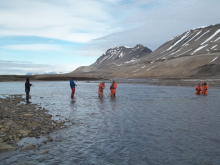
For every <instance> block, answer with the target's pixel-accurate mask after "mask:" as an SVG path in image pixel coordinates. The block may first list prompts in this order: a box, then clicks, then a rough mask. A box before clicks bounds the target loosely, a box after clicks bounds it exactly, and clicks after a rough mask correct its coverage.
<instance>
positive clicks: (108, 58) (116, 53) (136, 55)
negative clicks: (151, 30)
mask: <svg viewBox="0 0 220 165" xmlns="http://www.w3.org/2000/svg"><path fill="white" fill-rule="evenodd" d="M151 52H152V51H151V50H150V49H149V48H147V47H144V46H143V45H141V44H137V45H136V46H135V47H134V48H128V47H125V46H120V47H116V48H110V49H108V50H107V51H106V52H105V54H103V55H102V56H101V57H99V58H98V59H97V61H96V62H95V63H94V64H92V66H105V65H110V64H115V65H117V66H120V65H123V64H128V63H132V62H135V61H139V60H140V59H141V58H142V57H143V56H145V55H147V54H149V53H151Z"/></svg>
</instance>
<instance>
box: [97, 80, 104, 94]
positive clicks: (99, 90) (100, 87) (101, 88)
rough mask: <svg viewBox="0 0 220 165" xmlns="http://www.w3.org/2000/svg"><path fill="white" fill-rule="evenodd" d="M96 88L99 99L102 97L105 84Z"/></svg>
mask: <svg viewBox="0 0 220 165" xmlns="http://www.w3.org/2000/svg"><path fill="white" fill-rule="evenodd" d="M98 87H99V89H98V93H99V97H103V90H104V89H105V84H102V83H100V84H99V86H98Z"/></svg>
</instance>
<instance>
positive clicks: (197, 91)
mask: <svg viewBox="0 0 220 165" xmlns="http://www.w3.org/2000/svg"><path fill="white" fill-rule="evenodd" d="M201 90H202V88H201V86H200V84H198V85H197V87H196V94H197V95H200V92H201Z"/></svg>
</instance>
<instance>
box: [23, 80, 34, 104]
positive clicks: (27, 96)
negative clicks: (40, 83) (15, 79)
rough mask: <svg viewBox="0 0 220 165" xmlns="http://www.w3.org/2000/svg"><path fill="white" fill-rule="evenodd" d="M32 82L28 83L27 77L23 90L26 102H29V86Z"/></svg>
mask: <svg viewBox="0 0 220 165" xmlns="http://www.w3.org/2000/svg"><path fill="white" fill-rule="evenodd" d="M31 86H32V84H31V83H30V79H29V78H27V79H26V82H25V92H26V102H27V103H31V102H30V101H29V93H30V88H31Z"/></svg>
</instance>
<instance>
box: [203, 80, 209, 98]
mask: <svg viewBox="0 0 220 165" xmlns="http://www.w3.org/2000/svg"><path fill="white" fill-rule="evenodd" d="M208 89H209V86H208V84H207V83H205V82H204V84H202V94H204V95H207V91H208Z"/></svg>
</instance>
